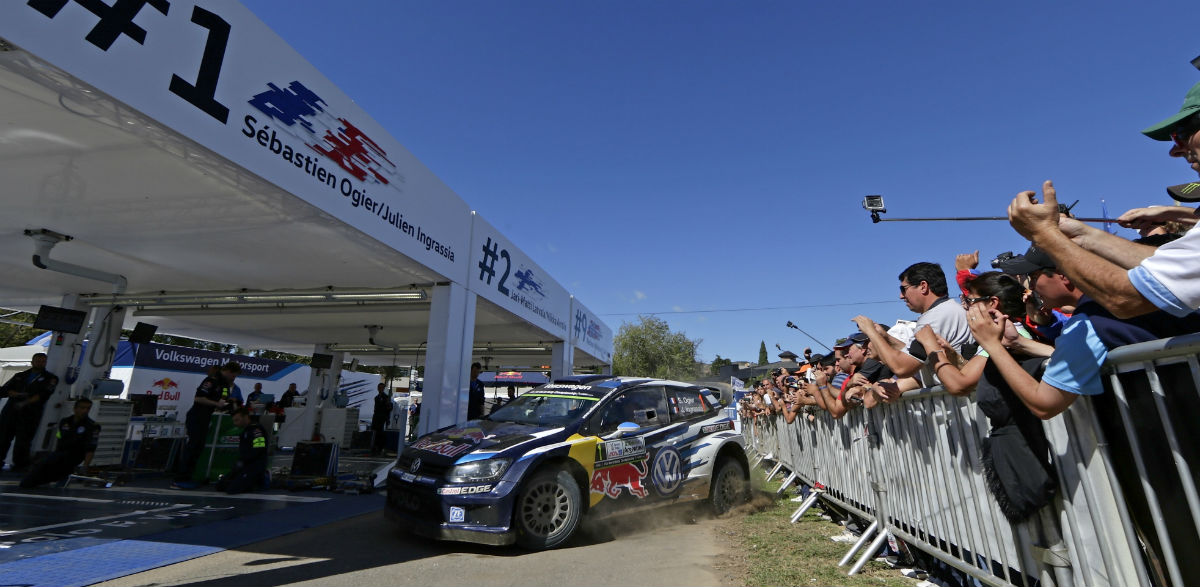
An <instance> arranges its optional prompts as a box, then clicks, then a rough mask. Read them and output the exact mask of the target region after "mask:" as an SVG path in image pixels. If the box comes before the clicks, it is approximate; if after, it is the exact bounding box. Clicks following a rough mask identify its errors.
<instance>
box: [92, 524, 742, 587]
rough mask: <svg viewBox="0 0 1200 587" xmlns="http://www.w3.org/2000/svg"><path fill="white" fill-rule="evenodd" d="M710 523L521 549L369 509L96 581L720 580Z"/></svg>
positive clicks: (592, 535) (593, 531) (120, 585)
mask: <svg viewBox="0 0 1200 587" xmlns="http://www.w3.org/2000/svg"><path fill="white" fill-rule="evenodd" d="M717 524H718V522H717V520H714V519H712V518H711V517H708V516H706V515H704V514H702V513H699V511H698V510H697V509H695V508H694V507H693V506H676V507H673V508H665V509H662V510H658V511H655V512H653V513H649V514H646V513H643V514H633V515H629V516H625V517H623V518H617V519H612V520H609V521H606V522H602V523H589V524H587V525H585V526H584V527H583V528H582V531H581V532H579V533H577V534H576V535H575V537H573V538H572V540H571V541H570V542H569V543H568V544H567V545H566V546H564V547H563V548H559V549H557V550H551V551H546V552H528V551H524V550H521V549H519V548H516V547H489V546H480V545H472V544H465V543H457V542H434V541H430V540H426V539H423V538H419V537H415V536H411V535H409V534H406V533H404V532H402V531H401V530H400V529H399V528H397V527H396V526H395V525H394V524H392V523H390V522H387V521H386V520H384V519H383V513H382V512H378V513H370V514H366V515H362V516H358V517H355V518H351V519H347V520H343V521H340V522H335V523H333V524H328V525H324V526H321V527H318V528H313V529H309V530H305V531H302V532H297V533H293V534H289V535H286V536H283V537H280V538H275V539H270V540H265V541H261V542H256V543H252V544H248V545H245V546H242V547H239V548H237V549H234V550H227V551H223V552H218V553H215V554H211V555H208V556H203V557H200V558H195V559H192V560H189V561H185V562H181V563H177V564H173V565H169V566H166V567H161V568H158V569H153V570H149V571H145V572H142V573H138V574H135V575H129V576H126V577H122V578H120V579H115V580H111V581H107V582H104V583H100V584H99V585H102V586H104V587H131V586H143V585H144V586H150V585H154V586H156V587H157V586H167V585H193V586H204V587H217V586H232V585H313V586H317V585H320V586H329V585H472V586H474V585H482V586H490V585H497V586H499V585H545V586H554V587H558V586H561V585H720V584H721V582H720V579H719V577H718V575H717V574H715V573H714V572H713V568H712V563H713V561H714V560H715V559H716V558H717V557H719V556H721V555H722V553H723V552H724V549H723V548H722V546H721V545H720V544H719V543H718V542H717V540H716V533H715V532H714V531H713V528H714V526H715V525H717Z"/></svg>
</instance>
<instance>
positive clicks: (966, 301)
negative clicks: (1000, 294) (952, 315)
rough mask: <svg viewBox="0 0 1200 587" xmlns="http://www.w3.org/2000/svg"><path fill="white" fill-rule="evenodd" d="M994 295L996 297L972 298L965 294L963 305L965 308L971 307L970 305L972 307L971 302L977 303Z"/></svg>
mask: <svg viewBox="0 0 1200 587" xmlns="http://www.w3.org/2000/svg"><path fill="white" fill-rule="evenodd" d="M994 297H996V296H983V297H979V298H972V297H967V296H966V295H964V296H963V297H962V305H963V307H964V308H969V307H971V304H975V303H979V302H986V301H988V300H990V299H992V298H994ZM951 307H953V306H951Z"/></svg>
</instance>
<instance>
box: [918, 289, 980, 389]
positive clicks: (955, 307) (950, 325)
mask: <svg viewBox="0 0 1200 587" xmlns="http://www.w3.org/2000/svg"><path fill="white" fill-rule="evenodd" d="M926 324H928V325H929V327H930V328H932V329H933V332H934V334H937V335H938V336H940V337H942V338H944V339H946V342H948V343H950V346H952V347H954V350H955V352H957V353H959V354H962V347H963V345H964V344H967V343H971V342H975V338H974V337H972V336H971V328H970V327H969V326H967V311H966V310H965V309H964V308H963V307H962V304H959V303H956V302H954V301H953V300H951V299H950V298H942V299H941V300H940V301H938V302H936V303H935V304H934V306H933V307H932V308H929V309H928V310H926V311H925V313H924V314H921V317H920V318H917V327H916V329H915V330H920V329H921V328H922V327H924V326H925V325H926ZM915 330H914V332H915ZM934 350H937V349H925V352H926V353H928V352H929V351H934ZM920 379H921V383H922V386H923V387H933V386H935V385H938V384H940V383H941V380H940V379H938V378H937V374H936V373H934V372H933V369H932V368H930V366H929V363H928V359H926V364H925V365H924V366H922V367H921V371H920Z"/></svg>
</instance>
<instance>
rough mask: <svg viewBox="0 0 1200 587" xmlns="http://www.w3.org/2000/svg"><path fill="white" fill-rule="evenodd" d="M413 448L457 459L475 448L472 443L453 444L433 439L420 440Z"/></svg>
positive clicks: (445, 440) (451, 441) (448, 441)
mask: <svg viewBox="0 0 1200 587" xmlns="http://www.w3.org/2000/svg"><path fill="white" fill-rule="evenodd" d="M412 447H413V448H416V449H420V450H424V451H428V452H431V453H435V454H439V455H442V456H444V457H457V456H459V455H463V454H466V453H468V452H471V449H473V448H475V445H474V444H473V443H466V442H454V441H453V440H450V439H442V440H435V439H433V438H422V439H421V440H418V441H417V443H416V444H414V445H412Z"/></svg>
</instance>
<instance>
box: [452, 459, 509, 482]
mask: <svg viewBox="0 0 1200 587" xmlns="http://www.w3.org/2000/svg"><path fill="white" fill-rule="evenodd" d="M511 462H512V461H511V460H509V459H487V460H483V461H472V462H470V463H463V464H461V465H455V466H454V467H453V468H452V469H450V471H449V472H448V473H446V480H447V481H449V482H451V483H475V482H478V481H491V480H493V479H495V478H497V477H499V476H500V475H503V474H504V471H506V470H507V469H508V465H509V463H511Z"/></svg>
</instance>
